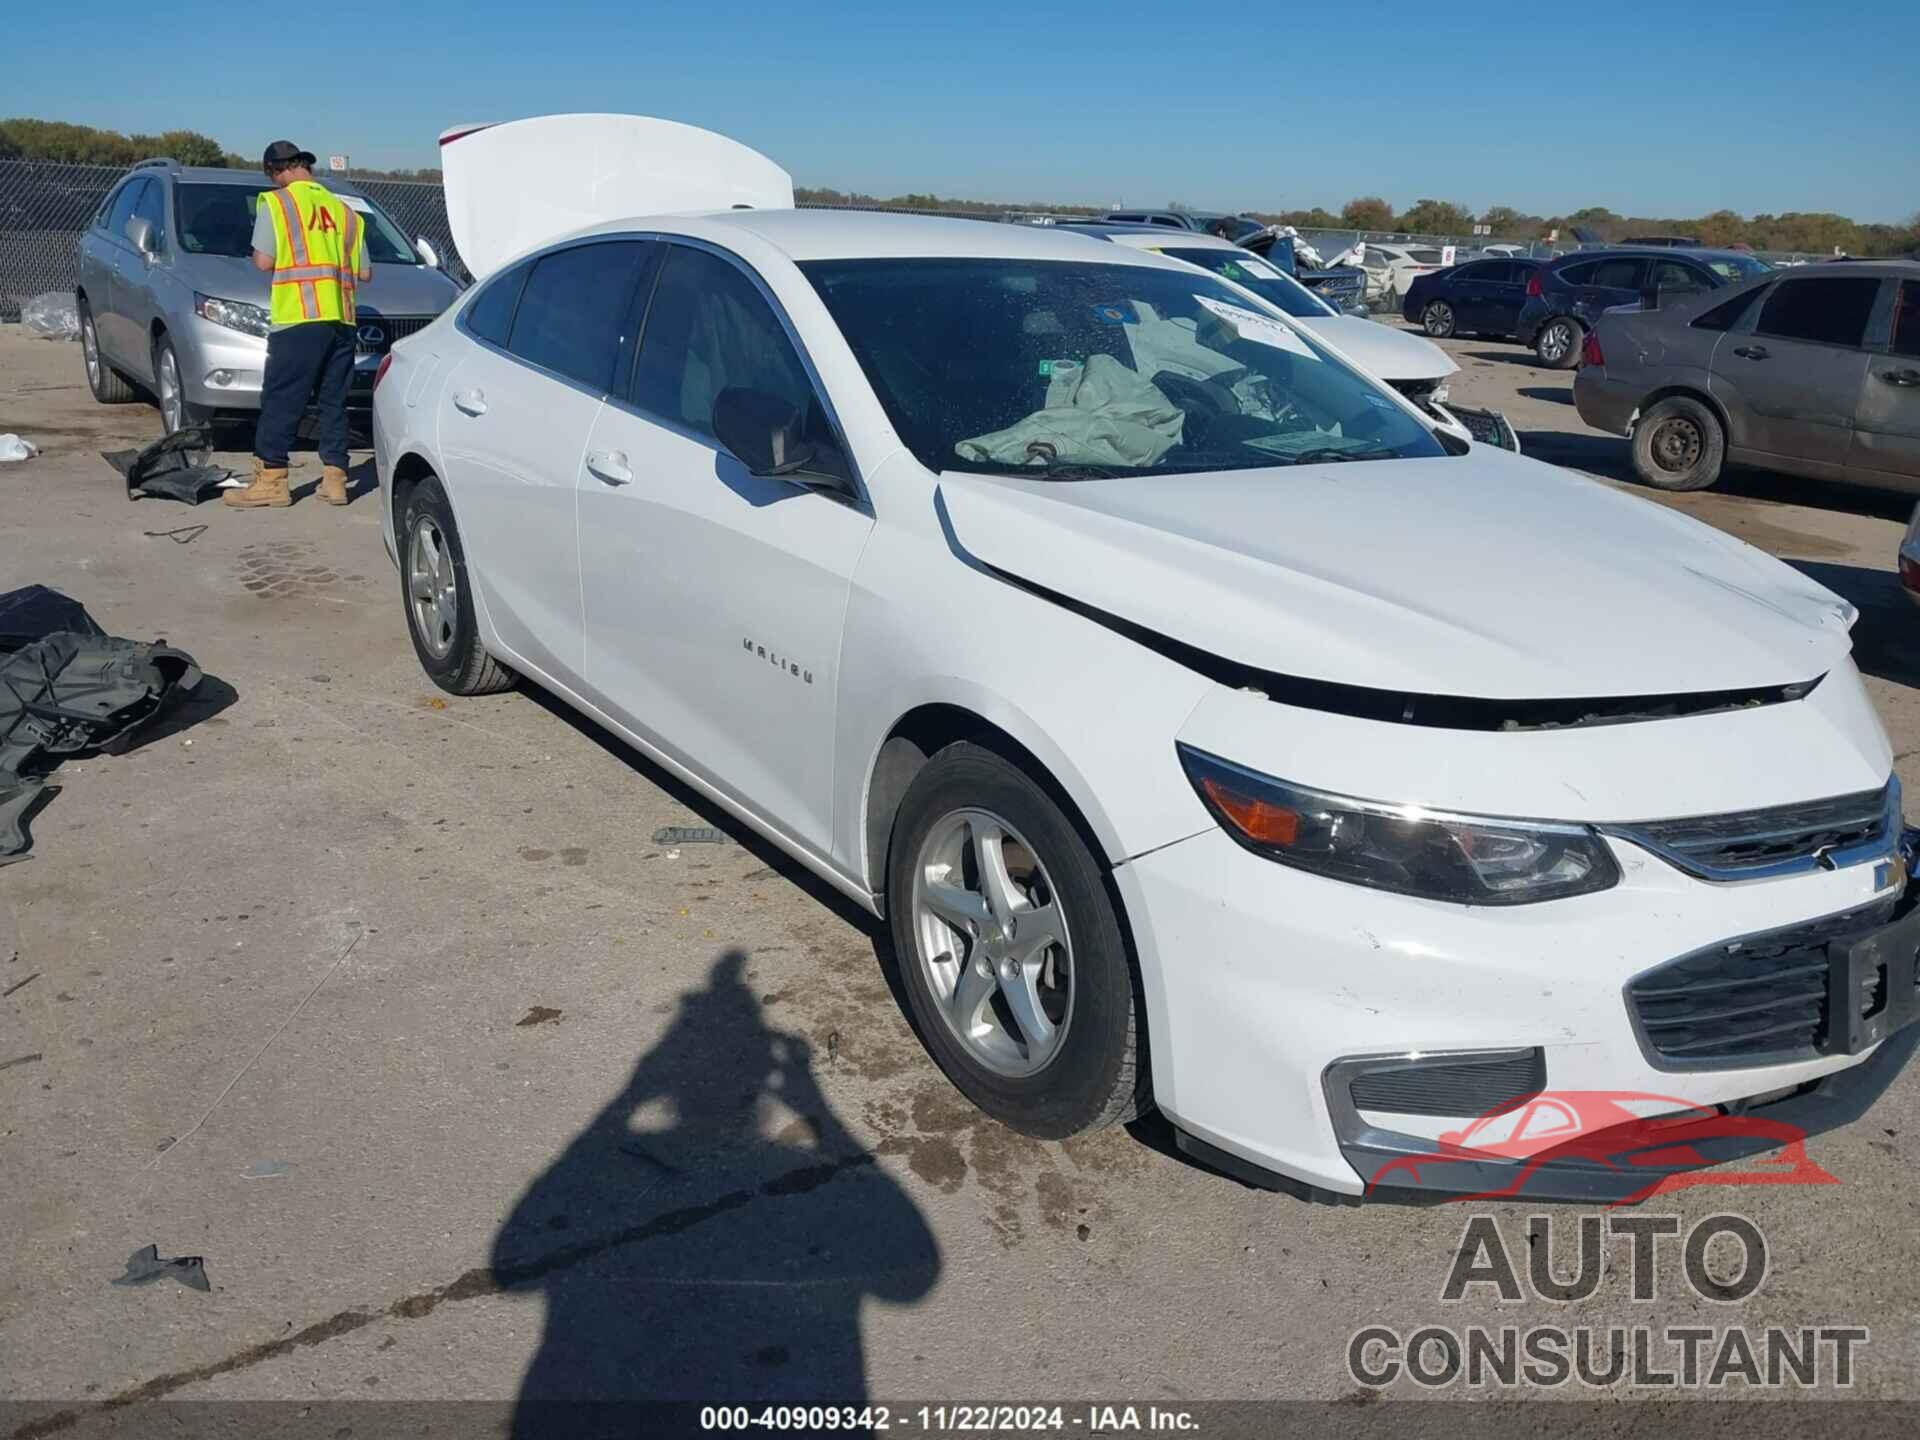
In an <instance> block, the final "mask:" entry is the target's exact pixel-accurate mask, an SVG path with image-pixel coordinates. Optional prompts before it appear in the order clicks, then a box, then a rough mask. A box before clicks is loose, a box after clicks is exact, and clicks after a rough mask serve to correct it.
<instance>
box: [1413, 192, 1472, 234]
mask: <svg viewBox="0 0 1920 1440" xmlns="http://www.w3.org/2000/svg"><path fill="white" fill-rule="evenodd" d="M1398 228H1399V229H1402V230H1405V231H1407V232H1408V233H1409V234H1414V235H1464V234H1466V233H1467V232H1468V231H1470V230H1472V229H1473V212H1472V211H1471V210H1469V209H1467V207H1466V206H1464V205H1456V204H1454V203H1453V202H1452V201H1451V200H1416V201H1414V202H1413V208H1412V209H1411V210H1408V211H1407V212H1406V213H1405V214H1404V215H1402V216H1401V217H1400V224H1399V227H1398Z"/></svg>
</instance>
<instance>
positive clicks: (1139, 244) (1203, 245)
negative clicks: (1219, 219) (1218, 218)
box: [1106, 229, 1253, 255]
mask: <svg viewBox="0 0 1920 1440" xmlns="http://www.w3.org/2000/svg"><path fill="white" fill-rule="evenodd" d="M1106 238H1107V239H1109V240H1111V241H1112V242H1113V243H1114V244H1116V245H1130V246H1132V247H1133V248H1134V249H1136V250H1164V249H1166V248H1167V246H1169V245H1178V246H1179V247H1180V248H1181V249H1182V250H1241V249H1244V248H1245V247H1244V246H1240V245H1236V244H1234V243H1233V241H1231V240H1226V239H1222V238H1221V237H1220V236H1218V235H1202V234H1201V233H1200V232H1199V231H1197V230H1186V231H1180V230H1166V229H1160V230H1134V231H1128V232H1126V233H1123V234H1119V235H1114V234H1109V235H1108V236H1107V237H1106ZM1246 253H1247V254H1249V255H1251V254H1253V252H1252V251H1251V250H1248V251H1247V252H1246Z"/></svg>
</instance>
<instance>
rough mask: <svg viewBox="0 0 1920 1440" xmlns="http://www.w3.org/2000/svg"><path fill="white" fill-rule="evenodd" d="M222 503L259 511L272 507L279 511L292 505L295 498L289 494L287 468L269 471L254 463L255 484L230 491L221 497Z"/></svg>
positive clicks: (257, 462)
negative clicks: (265, 507)
mask: <svg viewBox="0 0 1920 1440" xmlns="http://www.w3.org/2000/svg"><path fill="white" fill-rule="evenodd" d="M220 500H221V503H222V504H226V505H231V506H233V507H234V508H235V509H237V510H257V509H260V508H261V507H262V506H267V505H271V506H273V507H274V508H275V509H279V508H280V507H281V506H283V505H291V504H292V503H293V496H291V495H290V494H288V493H287V467H286V466H284V465H281V466H279V467H277V468H273V469H269V468H268V467H267V466H265V465H262V464H261V463H260V462H259V461H258V460H255V461H254V462H253V483H252V484H250V485H248V486H246V487H245V488H244V489H240V490H229V491H227V492H226V494H224V495H222V496H221V497H220Z"/></svg>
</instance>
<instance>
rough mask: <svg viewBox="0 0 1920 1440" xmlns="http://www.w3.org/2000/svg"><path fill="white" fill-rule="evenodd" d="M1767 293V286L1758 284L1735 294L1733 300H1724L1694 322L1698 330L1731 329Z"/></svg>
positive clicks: (1694, 326)
mask: <svg viewBox="0 0 1920 1440" xmlns="http://www.w3.org/2000/svg"><path fill="white" fill-rule="evenodd" d="M1766 293H1767V287H1766V286H1764V285H1756V286H1754V288H1753V289H1751V290H1748V291H1745V292H1743V293H1742V294H1739V295H1736V296H1734V297H1733V298H1732V299H1731V300H1722V301H1721V302H1720V303H1719V304H1718V305H1716V306H1714V307H1713V308H1712V309H1711V310H1709V311H1707V313H1706V314H1704V315H1702V316H1700V318H1699V319H1697V320H1695V321H1694V322H1693V328H1694V329H1696V330H1731V329H1733V327H1734V326H1736V325H1738V324H1739V323H1740V322H1741V321H1742V320H1744V319H1745V318H1746V316H1747V312H1748V311H1749V310H1751V309H1753V307H1754V304H1755V302H1756V301H1758V300H1759V299H1760V297H1761V296H1762V295H1764V294H1766Z"/></svg>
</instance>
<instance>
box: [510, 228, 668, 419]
mask: <svg viewBox="0 0 1920 1440" xmlns="http://www.w3.org/2000/svg"><path fill="white" fill-rule="evenodd" d="M653 249H654V247H653V246H651V245H649V244H648V243H647V242H645V241H641V240H613V241H603V242H600V243H598V244H592V245H575V246H573V247H572V248H571V249H567V250H556V251H554V252H553V253H552V254H550V255H542V256H541V257H540V258H539V259H538V260H536V261H534V262H533V268H532V270H531V271H529V272H528V275H527V283H526V287H525V288H524V290H522V292H521V295H520V304H519V306H518V307H517V308H516V309H515V311H514V315H513V330H512V333H511V336H510V337H509V339H508V341H507V349H508V350H510V351H511V352H512V353H513V354H515V355H517V356H519V357H520V358H521V359H522V360H525V361H527V362H528V363H530V364H533V365H539V366H543V367H544V368H546V369H548V370H551V371H553V372H554V373H555V374H558V375H564V376H566V377H567V378H568V379H569V380H577V381H578V382H579V383H580V384H582V385H585V386H586V387H587V388H588V389H590V390H598V391H601V392H602V393H604V392H606V391H607V390H609V389H611V388H612V387H613V383H614V374H615V371H616V369H617V368H618V367H619V364H620V360H621V354H622V351H623V350H624V349H625V348H626V346H627V342H628V341H629V340H631V338H632V336H631V334H630V333H629V332H628V328H627V327H628V325H629V324H630V322H631V318H632V316H631V311H632V305H631V303H630V302H631V300H632V297H633V288H634V285H635V282H636V281H637V280H638V279H639V277H640V273H641V270H642V268H643V266H644V264H645V261H646V259H647V257H648V255H649V254H650V253H651V252H652V251H653Z"/></svg>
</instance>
